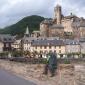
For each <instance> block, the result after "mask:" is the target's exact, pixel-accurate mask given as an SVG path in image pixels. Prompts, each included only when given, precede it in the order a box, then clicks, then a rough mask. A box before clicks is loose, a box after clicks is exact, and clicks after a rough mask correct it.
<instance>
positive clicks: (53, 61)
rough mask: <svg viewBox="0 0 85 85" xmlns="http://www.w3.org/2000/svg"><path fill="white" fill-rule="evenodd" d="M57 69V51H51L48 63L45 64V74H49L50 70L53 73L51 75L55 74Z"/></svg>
mask: <svg viewBox="0 0 85 85" xmlns="http://www.w3.org/2000/svg"><path fill="white" fill-rule="evenodd" d="M56 69H57V57H56V54H55V53H52V52H50V53H49V54H47V63H46V65H45V70H44V74H46V75H47V74H48V70H49V71H50V73H51V77H53V76H54V75H55V71H56Z"/></svg>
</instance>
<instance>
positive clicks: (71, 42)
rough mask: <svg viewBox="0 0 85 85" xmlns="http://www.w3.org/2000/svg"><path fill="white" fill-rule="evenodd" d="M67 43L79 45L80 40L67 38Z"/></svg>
mask: <svg viewBox="0 0 85 85" xmlns="http://www.w3.org/2000/svg"><path fill="white" fill-rule="evenodd" d="M64 43H65V44H66V45H79V41H78V40H70V39H67V40H65V42H64Z"/></svg>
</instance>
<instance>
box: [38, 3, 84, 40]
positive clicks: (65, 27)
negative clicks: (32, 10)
mask: <svg viewBox="0 0 85 85" xmlns="http://www.w3.org/2000/svg"><path fill="white" fill-rule="evenodd" d="M40 35H41V36H43V37H54V36H57V37H61V38H63V37H64V38H65V37H67V36H70V37H71V38H76V39H79V38H80V37H85V19H83V18H79V17H77V16H76V15H73V14H72V13H71V14H70V15H69V16H64V15H63V14H62V8H61V6H60V5H57V6H56V7H55V8H54V18H53V19H46V20H44V21H42V22H41V24H40Z"/></svg>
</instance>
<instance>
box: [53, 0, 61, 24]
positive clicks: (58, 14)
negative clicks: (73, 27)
mask: <svg viewBox="0 0 85 85" xmlns="http://www.w3.org/2000/svg"><path fill="white" fill-rule="evenodd" d="M59 4H60V0H58V4H57V6H56V7H55V8H54V19H56V23H57V24H61V16H62V8H61V5H59Z"/></svg>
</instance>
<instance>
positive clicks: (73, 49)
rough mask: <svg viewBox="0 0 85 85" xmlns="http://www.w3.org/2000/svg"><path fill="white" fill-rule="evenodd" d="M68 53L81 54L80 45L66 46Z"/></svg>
mask: <svg viewBox="0 0 85 85" xmlns="http://www.w3.org/2000/svg"><path fill="white" fill-rule="evenodd" d="M65 47H66V53H79V52H80V45H66V46H65Z"/></svg>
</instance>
